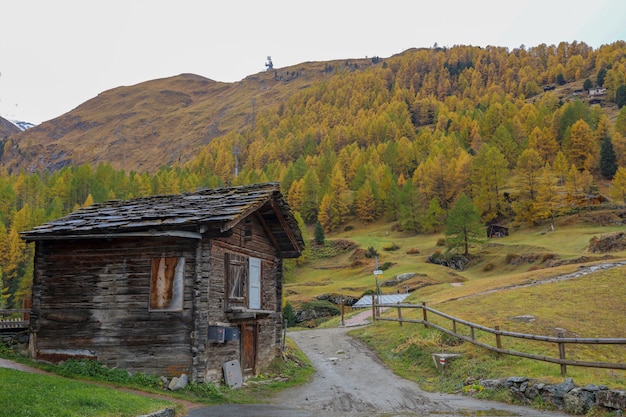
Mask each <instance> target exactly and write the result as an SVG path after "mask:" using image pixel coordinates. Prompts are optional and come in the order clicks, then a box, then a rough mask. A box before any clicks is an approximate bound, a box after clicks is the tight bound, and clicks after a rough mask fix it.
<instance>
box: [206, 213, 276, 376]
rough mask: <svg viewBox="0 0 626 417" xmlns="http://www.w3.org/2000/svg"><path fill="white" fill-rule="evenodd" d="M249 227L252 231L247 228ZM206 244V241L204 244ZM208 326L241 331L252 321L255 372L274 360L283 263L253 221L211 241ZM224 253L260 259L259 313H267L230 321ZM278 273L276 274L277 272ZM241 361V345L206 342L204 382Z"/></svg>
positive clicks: (257, 224)
mask: <svg viewBox="0 0 626 417" xmlns="http://www.w3.org/2000/svg"><path fill="white" fill-rule="evenodd" d="M250 228H251V229H250ZM205 243H206V242H205ZM210 245H211V250H210V266H209V268H208V270H209V271H210V273H209V281H208V282H209V301H208V316H209V323H208V325H220V324H225V325H227V326H231V327H237V328H240V326H241V325H242V323H244V322H245V323H246V325H249V324H250V323H251V322H252V323H254V325H256V326H257V329H258V333H257V343H256V355H255V356H256V369H255V370H256V371H257V372H258V371H259V370H260V369H262V368H264V367H266V366H267V365H269V363H270V362H271V361H272V360H273V359H274V358H275V355H276V352H277V347H278V346H280V340H281V337H282V332H281V331H280V328H281V314H280V312H281V308H282V306H281V297H282V268H280V267H279V265H281V264H282V260H281V259H280V258H279V257H278V256H277V255H278V254H277V252H276V248H274V246H273V245H272V243H271V241H270V239H269V238H268V237H267V235H266V233H265V231H264V229H263V227H262V226H261V224H260V223H259V222H258V221H257V220H256V219H254V218H252V221H251V222H241V223H240V224H239V225H238V226H237V227H235V228H234V229H233V233H232V235H231V236H229V237H226V238H218V239H213V240H212V241H211V242H210ZM227 252H230V253H238V254H242V255H245V256H248V257H256V258H259V259H261V310H265V311H270V312H271V313H272V314H267V313H264V314H262V315H257V316H256V318H252V319H233V318H232V315H229V314H228V313H227V310H228V308H229V305H228V300H227V296H226V293H225V279H226V272H225V270H224V257H225V254H226V253H227ZM279 271H280V272H281V273H278V274H277V272H279ZM235 359H237V360H241V342H240V341H229V342H225V343H209V345H208V346H207V349H206V376H205V378H206V379H207V380H213V381H219V380H220V379H221V377H222V374H221V372H222V371H221V367H222V364H223V363H224V362H227V361H231V360H235Z"/></svg>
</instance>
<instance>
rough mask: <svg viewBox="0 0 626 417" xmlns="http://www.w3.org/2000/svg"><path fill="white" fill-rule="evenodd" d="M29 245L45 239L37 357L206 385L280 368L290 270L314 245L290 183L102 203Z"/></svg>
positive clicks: (33, 330) (37, 234) (35, 313)
mask: <svg viewBox="0 0 626 417" xmlns="http://www.w3.org/2000/svg"><path fill="white" fill-rule="evenodd" d="M22 238H23V239H25V240H27V241H32V242H35V260H34V278H33V286H32V308H31V321H30V346H29V350H30V354H31V356H32V357H34V358H35V359H41V360H48V361H59V360H64V359H67V358H80V357H86V358H91V359H94V360H98V361H100V362H102V363H103V364H105V365H107V366H110V367H120V368H124V369H127V370H129V371H131V372H139V371H141V372H144V373H149V374H158V375H166V376H174V375H180V374H182V373H186V374H187V375H189V377H190V380H192V381H194V382H205V381H219V380H221V378H222V364H223V363H225V362H227V361H232V360H238V361H239V362H240V363H241V367H242V372H243V373H244V375H246V374H248V375H251V374H255V373H257V372H258V371H259V370H260V369H262V368H263V367H264V366H266V365H268V364H269V362H271V360H272V359H273V358H274V357H275V355H276V354H277V351H278V348H279V346H280V342H281V335H282V332H281V328H282V320H281V305H282V286H283V271H282V261H283V259H284V258H295V257H298V256H300V254H301V252H302V250H303V248H304V242H303V240H302V235H301V232H300V229H299V228H298V225H297V222H296V220H295V218H294V216H293V214H292V212H291V210H290V208H289V206H288V205H287V203H286V201H285V200H284V198H283V196H282V194H281V192H280V186H279V184H278V183H263V184H255V185H248V186H237V187H223V188H215V189H207V190H203V191H198V192H195V193H187V194H179V195H164V196H152V197H142V198H137V199H133V200H128V201H108V202H104V203H101V204H94V205H92V206H89V207H85V208H82V209H79V210H78V211H76V212H74V213H72V214H70V215H68V216H66V217H63V218H61V219H58V220H55V221H51V222H49V223H46V224H44V225H42V226H40V227H37V228H34V229H33V230H30V231H26V232H23V233H22Z"/></svg>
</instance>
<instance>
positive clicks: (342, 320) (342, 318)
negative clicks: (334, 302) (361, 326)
mask: <svg viewBox="0 0 626 417" xmlns="http://www.w3.org/2000/svg"><path fill="white" fill-rule="evenodd" d="M343 310H344V305H343V297H341V325H342V326H345V325H346V322H345V320H344V311H343Z"/></svg>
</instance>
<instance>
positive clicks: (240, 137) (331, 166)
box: [0, 41, 626, 306]
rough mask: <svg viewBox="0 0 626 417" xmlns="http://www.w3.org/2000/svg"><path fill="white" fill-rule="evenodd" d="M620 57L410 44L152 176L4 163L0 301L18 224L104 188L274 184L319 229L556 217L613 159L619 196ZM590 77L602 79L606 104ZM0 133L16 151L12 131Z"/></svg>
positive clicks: (121, 193)
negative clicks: (459, 204)
mask: <svg viewBox="0 0 626 417" xmlns="http://www.w3.org/2000/svg"><path fill="white" fill-rule="evenodd" d="M624 57H626V42H624V41H618V42H615V43H613V44H610V45H604V46H601V47H600V48H598V49H595V50H594V49H593V48H591V47H590V46H588V45H586V44H585V43H583V42H573V43H566V42H562V43H560V44H559V45H550V46H548V45H545V44H542V45H538V46H535V47H520V48H516V49H513V50H509V49H507V48H500V47H487V48H480V47H471V46H455V47H452V48H431V49H420V50H409V51H406V52H404V53H402V54H399V55H397V56H394V57H391V58H388V59H384V60H377V61H376V62H372V63H371V65H368V66H354V65H349V64H348V63H346V65H343V66H340V67H334V68H330V69H328V71H332V72H333V74H334V75H333V76H331V77H328V78H325V79H324V80H322V81H320V82H317V83H312V84H311V85H310V86H309V87H307V88H304V89H301V90H299V91H297V92H296V93H294V94H293V95H291V96H290V97H289V98H288V99H287V100H286V101H282V102H280V103H277V104H276V105H275V106H273V107H271V108H266V109H265V110H263V111H259V112H258V113H257V114H255V115H254V123H251V124H248V125H247V126H248V127H247V128H245V129H241V130H240V131H229V132H225V133H224V134H223V135H222V136H220V137H218V138H216V139H213V140H212V141H211V142H210V143H208V144H207V145H206V146H204V147H203V148H201V150H200V151H199V152H197V153H196V154H195V155H194V156H193V157H191V158H190V159H189V160H187V161H181V163H179V164H176V165H175V166H164V167H162V168H161V169H159V170H158V171H157V172H155V173H151V174H149V173H144V172H139V171H130V172H125V171H123V170H116V169H114V168H112V166H111V164H109V163H103V164H102V165H99V166H98V167H92V166H90V165H87V164H84V165H80V166H73V167H69V166H66V167H64V168H62V169H59V170H56V171H54V172H37V173H26V172H20V173H9V172H6V171H5V172H3V173H2V174H1V175H0V220H1V221H0V268H1V270H0V272H1V273H0V277H1V278H2V289H3V298H2V303H1V304H0V306H10V305H14V304H15V303H16V302H17V301H18V300H19V298H20V297H23V296H25V295H26V294H27V293H28V288H29V280H30V279H31V276H32V271H31V270H30V269H29V268H30V257H31V256H32V253H31V252H32V248H29V247H27V246H25V244H24V243H23V242H22V241H21V240H20V239H19V235H18V232H19V231H22V230H25V229H27V228H30V227H34V226H35V225H37V224H40V223H42V222H44V221H47V220H50V219H53V218H56V217H59V216H61V215H64V214H67V213H68V212H69V211H71V210H73V209H75V208H77V207H79V206H82V205H85V204H91V203H92V202H100V201H103V200H107V199H112V198H117V199H127V198H132V197H139V196H144V195H149V194H164V193H179V192H184V191H191V190H196V189H197V188H201V187H214V186H219V185H222V184H232V185H237V184H246V183H255V182H262V181H280V182H281V187H282V191H283V193H284V194H285V196H286V197H287V200H288V202H289V204H290V205H291V206H292V208H293V209H294V210H295V211H297V212H298V213H299V214H300V216H301V217H302V219H303V220H304V221H305V222H306V223H307V224H309V225H314V224H316V223H317V222H318V221H319V222H320V224H321V225H322V226H323V227H324V229H325V231H326V232H332V231H337V230H340V229H341V228H342V226H343V225H344V224H345V223H346V222H347V221H348V220H349V219H355V220H357V221H360V222H364V223H367V222H372V221H376V220H380V219H385V220H388V221H393V222H396V223H397V224H398V225H399V227H400V228H401V229H402V230H405V231H407V232H411V233H431V232H435V231H441V230H442V228H443V225H444V224H445V220H446V216H447V213H448V212H449V210H451V208H452V207H454V205H455V202H456V201H457V199H458V198H459V196H461V195H466V196H467V197H468V198H469V199H471V202H472V204H473V205H474V206H475V207H476V209H477V210H478V213H479V215H480V218H481V221H482V222H492V221H506V222H515V223H518V224H529V225H536V224H539V223H542V222H550V221H551V220H552V219H554V217H555V216H558V215H559V214H561V213H563V212H565V211H570V210H574V209H578V207H580V205H581V202H584V201H587V200H588V199H589V196H592V195H596V194H598V190H599V187H598V182H599V181H601V180H606V178H607V174H606V172H607V169H610V171H608V172H611V173H612V174H614V175H613V176H612V184H611V195H610V196H608V197H610V198H612V200H613V202H614V203H616V204H620V205H623V204H624V203H625V199H626V191H625V190H626V172H625V170H626V110H625V109H624V107H622V108H619V107H618V106H617V104H616V99H617V98H618V97H619V95H618V91H621V90H620V88H622V87H623V86H624V85H625V84H626V58H624ZM561 79H562V80H564V81H565V84H564V85H558V86H557V84H558V81H559V80H561ZM583 84H585V85H586V86H589V85H592V86H594V87H602V88H604V89H605V93H604V95H603V96H602V97H601V105H598V104H591V103H590V99H591V98H590V96H589V94H588V91H586V90H582V86H583ZM551 86H556V88H554V89H552V88H551ZM546 87H550V88H546ZM579 90H580V91H579ZM620 94H621V93H620ZM85 134H86V135H88V134H89V132H88V131H87V132H86V133H85ZM3 143H4V148H5V149H6V150H7V151H8V150H9V148H11V147H14V146H15V144H14V143H13V142H12V141H11V137H9V138H8V139H4V140H3ZM603 146H604V148H603ZM608 147H610V148H608ZM11 149H13V148H11ZM234 149H237V150H238V152H237V153H235V152H233V150H234ZM607 155H608V156H607ZM235 158H237V161H235ZM603 158H611V160H610V161H608V162H607V160H606V159H604V160H603ZM236 162H237V168H238V170H237V171H238V175H237V176H236V175H235V163H236ZM609 162H610V163H609ZM607 164H609V167H610V168H606V166H607ZM609 179H610V178H609Z"/></svg>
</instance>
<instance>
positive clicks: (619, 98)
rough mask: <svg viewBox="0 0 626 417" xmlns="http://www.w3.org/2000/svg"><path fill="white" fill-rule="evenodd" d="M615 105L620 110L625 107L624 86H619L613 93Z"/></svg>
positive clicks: (625, 88)
mask: <svg viewBox="0 0 626 417" xmlns="http://www.w3.org/2000/svg"><path fill="white" fill-rule="evenodd" d="M615 103H617V107H618V108H620V109H621V108H622V107H624V105H626V84H622V85H620V86H619V87H618V88H617V91H615Z"/></svg>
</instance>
